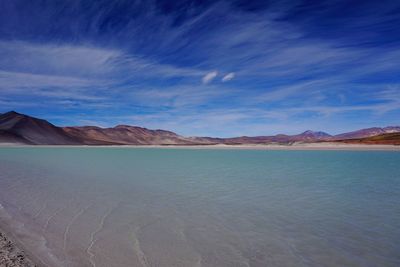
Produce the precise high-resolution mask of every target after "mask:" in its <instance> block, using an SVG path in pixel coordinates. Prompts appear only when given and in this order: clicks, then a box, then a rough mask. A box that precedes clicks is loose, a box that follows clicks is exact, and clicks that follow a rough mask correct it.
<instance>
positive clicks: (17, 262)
mask: <svg viewBox="0 0 400 267" xmlns="http://www.w3.org/2000/svg"><path fill="white" fill-rule="evenodd" d="M0 266H5V267H33V266H36V265H35V264H34V263H33V262H32V261H31V260H30V259H28V258H27V256H26V255H25V252H24V251H23V250H21V249H19V248H18V246H17V245H16V244H15V243H14V242H12V241H11V240H10V239H9V238H8V237H7V236H6V235H5V234H4V233H2V232H0Z"/></svg>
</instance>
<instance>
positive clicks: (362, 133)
mask: <svg viewBox="0 0 400 267" xmlns="http://www.w3.org/2000/svg"><path fill="white" fill-rule="evenodd" d="M398 132H400V127H397V126H388V127H385V128H379V127H373V128H367V129H361V130H358V131H353V132H348V133H343V134H338V135H335V136H334V139H336V140H344V139H355V138H365V137H370V136H376V135H381V134H386V133H398Z"/></svg>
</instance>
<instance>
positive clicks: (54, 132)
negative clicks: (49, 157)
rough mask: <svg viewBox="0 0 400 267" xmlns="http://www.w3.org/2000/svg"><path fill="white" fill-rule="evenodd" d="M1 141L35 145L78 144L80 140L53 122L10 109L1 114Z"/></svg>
mask: <svg viewBox="0 0 400 267" xmlns="http://www.w3.org/2000/svg"><path fill="white" fill-rule="evenodd" d="M0 142H2V143H22V144H35V145H77V144H81V142H80V140H78V139H75V138H73V137H71V136H69V135H68V134H67V133H66V132H64V130H63V129H61V128H59V127H56V126H54V125H53V124H51V123H49V122H47V121H45V120H41V119H37V118H33V117H30V116H27V115H23V114H20V113H17V112H15V111H10V112H7V113H4V114H1V115H0Z"/></svg>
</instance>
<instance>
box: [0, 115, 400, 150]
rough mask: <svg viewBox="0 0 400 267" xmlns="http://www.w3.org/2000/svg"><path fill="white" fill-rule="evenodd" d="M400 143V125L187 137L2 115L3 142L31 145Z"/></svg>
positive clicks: (168, 132) (121, 126)
mask: <svg viewBox="0 0 400 267" xmlns="http://www.w3.org/2000/svg"><path fill="white" fill-rule="evenodd" d="M327 141H329V142H343V143H366V144H400V126H389V127H384V128H378V127H374V128H368V129H361V130H357V131H353V132H348V133H342V134H338V135H330V134H328V133H325V132H316V131H305V132H303V133H301V134H297V135H285V134H278V135H273V136H253V137H249V136H241V137H233V138H213V137H185V136H181V135H178V134H176V133H174V132H171V131H166V130H150V129H146V128H142V127H137V126H129V125H118V126H115V127H112V128H101V127H97V126H77V127H57V126H55V125H53V124H51V123H50V122H48V121H46V120H42V119H38V118H34V117H31V116H28V115H25V114H21V113H18V112H15V111H10V112H7V113H3V114H0V143H13V144H14V143H15V144H29V145H213V144H227V145H240V144H291V143H298V142H303V143H313V142H327Z"/></svg>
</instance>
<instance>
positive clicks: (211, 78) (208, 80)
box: [202, 71, 218, 84]
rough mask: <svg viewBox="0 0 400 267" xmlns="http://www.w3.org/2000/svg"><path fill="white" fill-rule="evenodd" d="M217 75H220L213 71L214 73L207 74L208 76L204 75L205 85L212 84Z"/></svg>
mask: <svg viewBox="0 0 400 267" xmlns="http://www.w3.org/2000/svg"><path fill="white" fill-rule="evenodd" d="M217 75H218V71H212V72H209V73H207V74H206V75H204V76H203V78H202V82H203V84H208V83H210V82H211V81H212V80H214V79H215V77H217Z"/></svg>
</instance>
